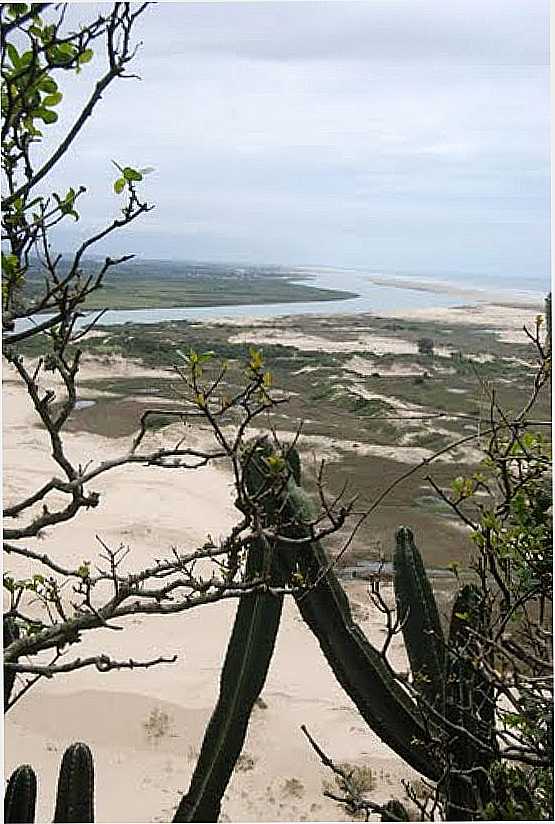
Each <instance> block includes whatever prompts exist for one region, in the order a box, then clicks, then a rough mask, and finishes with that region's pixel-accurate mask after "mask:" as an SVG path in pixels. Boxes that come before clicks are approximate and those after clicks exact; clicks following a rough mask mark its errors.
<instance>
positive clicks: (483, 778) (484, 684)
mask: <svg viewBox="0 0 555 824" xmlns="http://www.w3.org/2000/svg"><path fill="white" fill-rule="evenodd" d="M486 617H487V611H486V607H485V605H484V604H483V599H482V595H481V593H480V591H479V590H478V589H477V587H475V586H473V585H467V586H464V587H463V588H462V589H461V591H460V592H459V593H458V595H457V598H456V600H455V604H454V606H453V611H452V614H451V624H450V629H449V648H448V649H449V652H448V658H447V670H446V709H445V713H446V716H447V720H448V721H450V722H451V723H453V724H456V725H457V726H458V727H460V728H463V729H465V730H468V731H469V733H471V734H472V735H473V736H474V738H477V739H478V740H480V741H483V742H484V743H485V744H487V745H488V746H490V747H493V746H494V744H495V702H494V696H493V695H492V694H491V686H490V684H489V682H488V679H487V678H486V677H485V676H484V675H483V674H482V673H481V672H480V670H479V669H478V668H477V667H476V665H475V664H474V663H473V661H472V660H471V659H472V652H473V648H474V643H475V642H474V637H473V635H472V633H471V632H469V630H474V631H475V632H477V633H482V632H483V629H484V622H485V620H486ZM450 738H451V759H452V765H453V767H454V769H453V770H451V771H450V773H449V774H448V776H447V780H446V788H445V793H446V797H447V804H446V818H447V820H448V821H457V820H460V818H461V817H467V816H468V811H469V810H472V809H476V807H477V806H484V805H485V804H487V802H488V801H489V800H490V793H491V790H490V786H489V781H488V779H487V771H488V769H489V767H490V766H491V763H492V755H491V753H490V752H488V751H487V750H486V749H484V748H480V747H479V746H478V745H477V744H476V743H475V741H474V740H472V739H471V738H469V737H465V736H464V734H462V735H460V736H453V735H451V736H450ZM476 768H482V769H481V770H477V772H476V782H475V786H473V785H472V784H469V782H468V781H465V780H464V779H462V778H461V776H460V775H459V771H460V770H464V771H466V770H470V769H476ZM477 793H478V794H479V796H480V798H479V799H478V798H477Z"/></svg>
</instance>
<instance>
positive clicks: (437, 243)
mask: <svg viewBox="0 0 555 824" xmlns="http://www.w3.org/2000/svg"><path fill="white" fill-rule="evenodd" d="M98 5H99V4H92V3H91V4H89V3H84V4H81V5H80V6H79V8H75V7H73V8H72V14H73V16H74V17H81V18H85V17H86V16H87V14H89V13H92V12H94V11H95V10H96V9H97V8H98ZM548 5H549V4H548V0H448V2H446V0H360V2H342V1H341V0H338V2H333V1H330V2H252V3H230V2H224V3H215V2H205V3H188V2H173V3H159V4H157V5H155V6H152V7H151V8H150V9H149V10H148V11H147V12H146V13H145V15H144V17H143V18H142V20H141V22H140V23H139V24H138V26H137V34H138V36H139V37H140V39H142V40H143V46H142V48H141V50H140V52H139V54H138V56H137V59H136V61H135V64H134V71H136V72H137V73H138V74H140V75H141V77H142V80H141V81H136V80H126V81H124V82H119V83H116V84H114V85H113V86H112V87H111V89H110V90H109V92H108V93H106V95H105V97H104V99H103V100H102V101H101V103H100V105H99V106H98V108H97V110H96V112H95V114H94V116H93V118H92V119H90V121H89V122H88V123H87V126H86V128H85V129H84V130H83V133H82V135H81V137H80V139H79V140H78V141H77V144H76V146H75V148H74V149H72V151H71V152H70V153H69V154H68V155H67V156H66V158H65V160H64V161H63V164H62V165H61V167H60V169H59V171H58V172H57V176H56V183H57V184H59V186H60V188H61V187H62V186H64V185H66V184H67V185H69V184H73V185H75V184H79V183H83V184H85V185H87V187H88V194H87V195H86V199H85V198H84V199H83V201H82V215H83V216H82V220H81V221H80V222H79V223H78V224H76V228H75V232H74V233H73V234H72V233H71V232H70V233H68V232H65V233H63V234H61V235H60V237H59V243H60V245H62V246H63V247H64V248H65V249H69V244H70V242H72V241H74V240H75V239H78V238H79V237H83V236H84V235H85V234H86V233H87V232H90V230H91V229H96V228H98V227H99V226H101V225H102V223H103V222H104V221H106V219H107V218H109V217H110V216H111V215H112V214H113V213H114V211H115V210H116V209H117V207H118V199H117V197H116V195H114V194H113V192H112V188H111V187H112V183H113V180H114V179H115V173H114V169H113V167H112V166H111V163H110V160H111V158H114V159H116V160H118V161H120V162H123V163H125V164H130V165H134V166H136V167H141V166H148V165H150V166H154V167H155V172H153V173H152V174H151V175H149V176H148V177H147V178H146V179H145V182H144V184H143V191H144V192H145V194H146V195H147V196H148V198H149V200H151V201H152V202H154V203H155V204H156V209H155V210H154V211H153V212H151V213H150V214H148V215H146V216H145V217H143V218H141V219H140V222H138V223H136V224H135V225H134V227H133V228H132V229H131V228H130V229H127V230H126V231H125V232H124V233H121V234H120V235H119V236H118V237H117V239H114V240H112V241H110V242H109V243H107V244H106V245H105V246H104V247H103V248H102V250H101V251H103V252H104V251H107V252H110V253H119V252H127V251H130V252H136V253H139V254H141V256H144V257H161V258H196V259H205V260H230V261H252V262H257V261H259V262H275V263H285V264H287V263H293V264H295V263H298V264H307V263H309V264H310V263H315V264H318V263H319V264H329V265H339V266H341V265H345V266H350V265H357V266H367V267H368V268H369V269H373V270H384V271H405V270H406V271H419V272H423V273H425V272H427V271H434V272H441V271H446V272H449V271H450V272H452V271H460V272H465V271H467V272H472V273H478V274H480V273H484V274H497V275H500V274H508V275H511V276H517V275H519V276H522V277H523V278H527V277H529V278H532V277H535V278H538V277H546V278H547V273H548V271H549V264H548V258H549V247H548V240H549V213H548V208H549V121H548V102H549V98H548V59H549V56H548ZM99 69H101V66H100V64H99V61H97V60H96V59H95V60H94V61H93V62H92V63H90V64H89V65H88V66H87V67H86V70H84V71H83V73H82V74H81V76H80V77H79V78H78V79H77V81H72V84H71V85H69V84H67V85H66V86H65V94H66V96H65V100H64V103H63V104H62V107H61V108H62V110H63V113H64V116H63V117H62V118H61V119H60V123H59V124H56V126H55V127H50V130H49V131H52V129H54V134H53V137H54V136H55V134H61V133H63V132H64V128H67V125H68V122H69V118H70V117H71V114H72V113H73V112H75V111H76V110H77V108H78V106H79V105H80V103H81V101H82V100H84V99H85V95H86V93H87V88H88V87H87V84H88V83H89V82H90V81H91V80H92V79H93V75H94V73H95V71H98V70H99ZM58 127H59V130H58Z"/></svg>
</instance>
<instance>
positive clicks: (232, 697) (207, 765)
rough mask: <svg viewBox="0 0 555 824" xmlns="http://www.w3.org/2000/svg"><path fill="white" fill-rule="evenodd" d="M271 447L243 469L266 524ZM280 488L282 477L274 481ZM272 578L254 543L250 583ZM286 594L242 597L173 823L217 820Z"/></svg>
mask: <svg viewBox="0 0 555 824" xmlns="http://www.w3.org/2000/svg"><path fill="white" fill-rule="evenodd" d="M270 453H271V450H270V449H269V448H268V446H267V444H261V445H260V447H259V448H257V449H253V450H252V451H251V452H250V453H249V456H248V458H247V459H246V463H245V466H244V473H245V484H246V489H247V492H248V493H249V496H251V497H252V498H255V497H256V496H258V497H259V499H260V501H261V515H262V521H263V522H269V521H271V520H272V518H273V516H274V514H275V511H276V508H277V506H278V505H279V500H278V499H277V497H276V495H275V494H274V493H273V485H274V480H272V477H271V476H270V477H267V476H268V469H267V468H266V466H265V460H266V458H267V457H269V456H270ZM275 481H277V482H278V483H279V477H278V478H276V479H275ZM264 574H266V575H268V576H269V580H270V583H271V584H272V585H274V586H280V585H283V583H284V582H285V578H284V574H283V573H282V571H281V568H280V566H278V564H277V556H276V555H275V554H274V553H273V552H272V547H271V546H270V544H269V543H268V542H266V541H263V540H262V539H261V538H257V539H255V541H254V542H253V544H252V546H251V547H250V549H249V552H248V559H247V564H246V579H247V580H252V579H255V578H259V577H260V576H262V575H264ZM282 606H283V595H279V594H278V595H276V594H272V593H271V592H256V593H253V594H249V595H245V596H243V598H241V601H240V602H239V606H238V607H237V613H236V617H235V623H234V626H233V631H232V633H231V638H230V640H229V644H228V648H227V653H226V657H225V661H224V666H223V669H222V675H221V680H220V695H219V699H218V703H217V705H216V708H215V710H214V712H213V714H212V717H211V719H210V722H209V724H208V727H207V729H206V732H205V735H204V740H203V743H202V748H201V752H200V756H199V759H198V762H197V765H196V767H195V771H194V773H193V776H192V779H191V784H190V786H189V791H188V792H187V794H186V795H185V796H183V798H182V799H181V802H180V804H179V806H178V808H177V811H176V813H175V817H174V819H173V820H174V821H217V820H218V817H219V814H220V807H221V800H222V797H223V795H224V792H225V790H226V787H227V785H228V783H229V780H230V778H231V775H232V773H233V769H234V767H235V764H236V762H237V759H238V758H239V755H240V753H241V750H242V748H243V744H244V741H245V737H246V734H247V727H248V723H249V719H250V716H251V712H252V709H253V707H254V704H255V701H256V699H257V698H258V696H259V695H260V693H261V691H262V688H263V686H264V682H265V680H266V675H267V672H268V668H269V666H270V661H271V658H272V654H273V651H274V646H275V641H276V636H277V631H278V628H279V622H280V618H281V611H282Z"/></svg>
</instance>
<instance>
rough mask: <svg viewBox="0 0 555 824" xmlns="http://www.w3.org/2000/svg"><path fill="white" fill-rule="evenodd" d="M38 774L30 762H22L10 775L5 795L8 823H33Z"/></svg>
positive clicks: (6, 820) (5, 819) (6, 819)
mask: <svg viewBox="0 0 555 824" xmlns="http://www.w3.org/2000/svg"><path fill="white" fill-rule="evenodd" d="M36 800H37V776H36V775H35V771H34V770H33V768H32V767H30V766H29V765H28V764H22V765H21V766H20V767H18V768H17V769H16V770H14V771H13V773H12V774H11V775H10V778H9V780H8V786H7V787H6V794H5V796H4V821H5V822H6V824H16V822H17V823H18V824H28V822H29V823H30V824H32V822H34V820H35V804H36Z"/></svg>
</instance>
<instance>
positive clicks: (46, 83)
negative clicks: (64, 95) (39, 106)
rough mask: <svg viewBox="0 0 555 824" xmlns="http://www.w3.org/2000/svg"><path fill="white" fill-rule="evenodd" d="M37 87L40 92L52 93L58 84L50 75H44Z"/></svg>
mask: <svg viewBox="0 0 555 824" xmlns="http://www.w3.org/2000/svg"><path fill="white" fill-rule="evenodd" d="M39 89H40V90H41V92H46V93H47V94H54V93H55V92H57V91H58V84H57V83H56V81H55V80H54V79H53V78H52V77H44V78H43V79H42V80H41V81H40V83H39Z"/></svg>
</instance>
